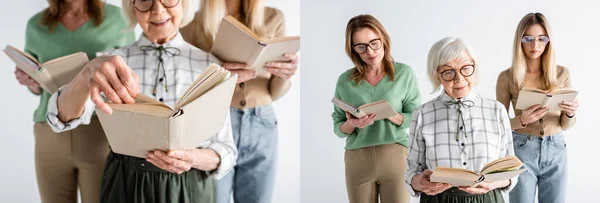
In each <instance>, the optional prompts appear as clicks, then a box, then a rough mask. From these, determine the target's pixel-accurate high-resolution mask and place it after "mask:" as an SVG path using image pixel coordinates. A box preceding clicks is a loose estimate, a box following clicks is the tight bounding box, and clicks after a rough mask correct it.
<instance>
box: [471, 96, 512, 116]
mask: <svg viewBox="0 0 600 203" xmlns="http://www.w3.org/2000/svg"><path fill="white" fill-rule="evenodd" d="M476 93H477V92H476ZM477 98H478V99H479V101H480V102H481V104H480V105H481V107H482V108H484V109H493V110H494V111H496V113H499V114H498V115H501V113H502V112H504V113H506V112H507V111H506V108H505V107H504V104H502V103H500V102H499V101H498V100H495V99H493V98H487V97H484V96H482V95H481V94H478V93H477ZM476 103H477V102H476Z"/></svg>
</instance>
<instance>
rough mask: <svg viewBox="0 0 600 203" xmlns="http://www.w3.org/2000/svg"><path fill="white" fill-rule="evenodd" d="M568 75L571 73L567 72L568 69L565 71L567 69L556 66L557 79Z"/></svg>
mask: <svg viewBox="0 0 600 203" xmlns="http://www.w3.org/2000/svg"><path fill="white" fill-rule="evenodd" d="M570 74H571V73H570V72H569V69H567V67H564V66H561V65H556V76H558V77H559V78H561V77H568V76H570Z"/></svg>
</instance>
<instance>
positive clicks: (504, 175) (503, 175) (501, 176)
mask: <svg viewBox="0 0 600 203" xmlns="http://www.w3.org/2000/svg"><path fill="white" fill-rule="evenodd" d="M525 171H526V169H519V170H512V171H506V172H500V173H492V174H485V175H484V176H483V181H485V182H494V181H501V180H508V179H511V178H514V177H517V176H518V175H519V174H521V173H523V172H525Z"/></svg>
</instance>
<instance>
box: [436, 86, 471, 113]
mask: <svg viewBox="0 0 600 203" xmlns="http://www.w3.org/2000/svg"><path fill="white" fill-rule="evenodd" d="M477 98H479V94H477V92H475V89H471V92H469V94H467V96H466V97H463V98H460V99H453V98H452V97H450V95H448V94H447V93H446V91H442V93H441V94H440V96H438V101H441V102H442V103H444V102H446V101H458V100H460V101H463V102H464V101H472V102H473V103H475V102H476V101H478V99H477ZM464 106H465V107H471V106H469V105H464ZM451 108H453V109H456V108H458V106H457V105H452V107H451Z"/></svg>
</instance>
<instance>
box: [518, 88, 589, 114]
mask: <svg viewBox="0 0 600 203" xmlns="http://www.w3.org/2000/svg"><path fill="white" fill-rule="evenodd" d="M577 94H578V92H577V91H575V90H570V89H558V90H554V91H550V92H546V91H542V90H537V89H522V90H521V91H520V92H519V98H518V100H517V105H516V106H515V109H521V110H526V109H528V108H529V107H532V106H534V105H536V104H539V105H542V107H548V108H549V110H550V111H560V110H561V109H560V107H559V106H558V105H559V104H560V103H561V102H563V101H572V100H574V99H575V97H577Z"/></svg>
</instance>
